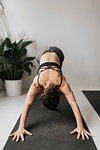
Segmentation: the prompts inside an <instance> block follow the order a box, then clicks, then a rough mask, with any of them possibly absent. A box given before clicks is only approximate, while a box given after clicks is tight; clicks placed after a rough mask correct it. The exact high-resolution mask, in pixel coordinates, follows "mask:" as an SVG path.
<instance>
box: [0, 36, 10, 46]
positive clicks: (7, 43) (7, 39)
mask: <svg viewBox="0 0 100 150" xmlns="http://www.w3.org/2000/svg"><path fill="white" fill-rule="evenodd" d="M2 45H3V46H5V45H6V46H7V47H10V46H11V40H10V38H6V39H5V40H4V41H3V43H2Z"/></svg>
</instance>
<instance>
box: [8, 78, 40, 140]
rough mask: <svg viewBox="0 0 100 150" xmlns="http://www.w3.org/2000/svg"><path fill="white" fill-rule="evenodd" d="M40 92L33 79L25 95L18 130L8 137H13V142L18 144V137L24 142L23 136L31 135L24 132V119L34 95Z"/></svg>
mask: <svg viewBox="0 0 100 150" xmlns="http://www.w3.org/2000/svg"><path fill="white" fill-rule="evenodd" d="M40 90H41V89H40V88H39V87H38V85H37V84H36V83H35V79H34V81H33V83H32V84H31V86H30V89H29V91H28V93H27V97H26V102H25V105H24V109H23V111H22V114H21V118H20V124H19V128H18V130H17V131H16V132H14V133H13V134H11V135H10V136H9V137H11V136H14V137H13V141H14V140H16V142H18V141H19V138H20V137H21V139H22V141H24V134H28V135H32V134H31V133H30V132H28V131H27V130H25V123H26V118H27V115H28V112H29V109H30V107H31V105H32V103H33V101H34V99H35V95H36V94H37V93H38V92H40Z"/></svg>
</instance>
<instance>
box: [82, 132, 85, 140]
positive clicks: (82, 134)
mask: <svg viewBox="0 0 100 150" xmlns="http://www.w3.org/2000/svg"><path fill="white" fill-rule="evenodd" d="M82 139H83V140H85V137H84V132H83V131H82Z"/></svg>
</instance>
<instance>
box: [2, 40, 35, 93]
mask: <svg viewBox="0 0 100 150" xmlns="http://www.w3.org/2000/svg"><path fill="white" fill-rule="evenodd" d="M32 42H33V41H24V40H23V39H21V40H19V41H18V42H16V41H14V42H11V39H10V38H9V37H7V38H5V39H4V40H0V78H1V79H2V81H3V82H5V88H6V92H7V95H8V96H19V95H21V91H22V77H23V73H24V71H26V72H27V73H28V75H30V74H31V67H33V66H34V65H33V62H32V60H34V58H35V57H25V56H26V54H27V49H26V47H27V46H28V45H30V44H31V43H32ZM34 67H35V66H34Z"/></svg>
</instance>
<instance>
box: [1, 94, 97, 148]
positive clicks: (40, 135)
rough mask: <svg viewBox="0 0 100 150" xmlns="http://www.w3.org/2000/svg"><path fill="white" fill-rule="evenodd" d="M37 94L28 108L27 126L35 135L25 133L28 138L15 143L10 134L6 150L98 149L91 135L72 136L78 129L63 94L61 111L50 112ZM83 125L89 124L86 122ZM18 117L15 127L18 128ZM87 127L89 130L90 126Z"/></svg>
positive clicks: (60, 105)
mask: <svg viewBox="0 0 100 150" xmlns="http://www.w3.org/2000/svg"><path fill="white" fill-rule="evenodd" d="M38 96H39V95H37V96H36V98H35V101H34V103H33V104H32V106H31V109H30V111H29V114H28V117H27V121H26V126H25V128H26V129H27V130H28V131H29V132H31V133H32V134H33V136H28V135H26V136H25V141H24V142H22V141H21V140H20V141H19V142H18V143H16V142H13V141H12V137H10V138H9V139H8V141H7V143H6V145H5V147H4V150H75V149H76V150H97V149H96V146H95V144H94V142H93V139H92V138H91V137H90V139H89V140H84V141H83V140H82V138H81V139H79V140H77V138H76V137H77V134H73V135H70V131H72V130H73V129H75V128H76V121H75V117H74V114H73V112H72V109H71V107H70V105H69V104H68V102H67V100H66V98H65V97H64V95H63V94H61V96H60V104H59V106H58V109H59V110H60V111H61V112H62V113H59V112H56V111H50V110H48V109H46V108H43V106H42V105H41V102H40V101H39V100H38ZM83 123H84V126H85V128H86V129H87V127H86V124H85V122H83ZM18 126H19V119H18V121H17V123H16V125H15V127H14V129H13V130H12V133H13V132H15V131H16V130H17V128H18ZM87 130H88V129H87Z"/></svg>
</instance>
